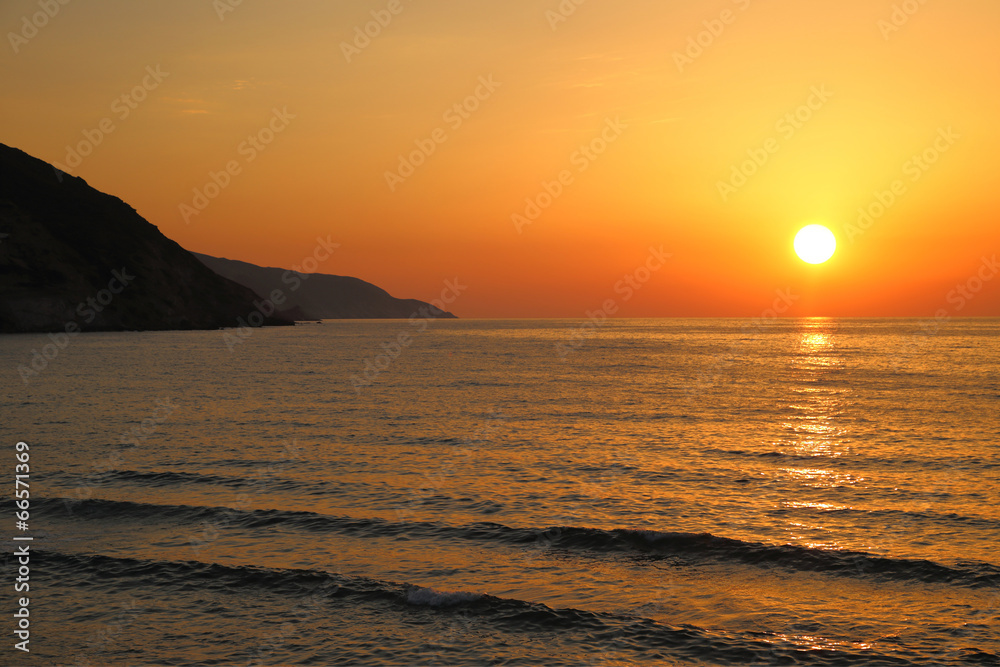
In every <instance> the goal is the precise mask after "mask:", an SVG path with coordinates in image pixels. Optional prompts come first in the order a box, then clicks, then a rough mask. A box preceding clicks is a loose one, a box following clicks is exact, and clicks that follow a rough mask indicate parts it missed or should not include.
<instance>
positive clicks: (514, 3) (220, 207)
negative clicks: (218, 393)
mask: <svg viewBox="0 0 1000 667" xmlns="http://www.w3.org/2000/svg"><path fill="white" fill-rule="evenodd" d="M49 2H51V5H52V6H51V7H50V8H49V12H50V13H53V14H54V15H53V16H51V17H48V16H44V15H39V16H38V17H36V18H35V22H36V23H38V24H42V27H41V28H38V29H37V30H36V29H34V26H31V25H30V22H31V20H32V18H31V17H32V16H33V15H35V14H36V13H38V12H42V11H43V9H41V8H40V7H41V6H48V4H49ZM577 2H579V0H577ZM230 3H231V0H216V1H215V2H213V1H212V0H171V1H169V2H167V1H165V0H159V1H153V2H141V3H139V2H134V1H125V0H104V1H102V2H98V3H87V2H69V3H68V4H66V5H64V6H63V5H59V4H58V2H56V0H42V2H41V4H39V1H38V0H34V1H28V0H8V1H7V2H4V3H3V4H2V5H0V26H2V28H3V32H4V33H5V34H6V39H5V42H6V43H5V44H4V46H3V47H2V48H0V51H2V55H0V67H2V70H0V71H2V72H3V75H2V76H3V79H2V81H3V84H2V87H0V96H2V99H3V104H2V106H0V128H2V130H3V131H2V133H0V141H2V142H4V143H7V144H9V145H13V146H16V147H18V148H21V149H23V150H26V151H27V152H29V153H31V154H33V155H35V156H36V157H39V158H42V159H44V160H47V161H50V162H58V163H60V164H62V165H64V166H67V167H68V168H70V169H71V170H72V173H74V174H76V175H80V176H82V177H84V178H85V179H87V181H88V182H90V183H91V185H93V186H95V187H97V188H99V189H101V190H104V191H106V192H110V193H112V194H115V195H117V196H119V197H121V198H123V199H124V200H126V201H127V202H129V203H130V204H132V205H133V206H135V207H136V208H137V209H138V211H139V212H140V213H141V214H142V215H143V216H144V217H146V218H147V219H148V220H149V221H150V222H152V223H153V224H155V225H157V226H158V227H159V228H160V229H161V230H162V231H163V233H164V234H166V235H167V236H168V237H170V238H172V239H174V240H176V241H178V242H179V243H180V244H181V245H183V246H184V247H186V248H188V249H190V250H194V251H198V252H204V253H208V254H212V255H217V256H222V257H228V258H232V259H241V260H245V261H250V262H254V263H257V264H262V265H269V266H285V267H290V266H292V265H297V264H299V263H300V262H301V261H302V259H303V258H305V257H307V256H309V255H310V254H311V253H312V251H313V249H314V248H315V247H316V239H317V237H323V238H326V237H327V236H329V237H330V238H331V239H332V240H333V241H334V242H336V243H340V244H341V245H340V248H339V249H338V250H337V252H336V253H335V254H334V256H333V257H332V258H331V259H330V260H329V261H327V262H325V263H324V264H322V265H321V266H320V268H319V269H318V270H319V271H322V272H327V273H336V274H343V275H354V276H357V277H360V278H363V279H365V280H369V281H371V282H374V283H376V284H378V285H379V286H381V287H384V288H385V289H387V290H389V291H390V292H391V293H392V294H394V295H396V296H400V297H413V298H421V299H428V300H429V299H432V298H435V297H436V296H437V295H438V294H439V293H440V291H441V289H442V288H443V286H444V281H445V280H446V279H453V278H455V277H458V278H459V279H460V282H461V283H462V284H463V285H466V286H467V290H466V291H465V292H464V293H463V294H462V296H461V297H460V298H459V299H458V300H457V301H456V302H455V303H454V305H453V310H454V311H455V312H456V313H457V314H459V315H460V316H464V317H546V316H554V317H581V316H583V315H584V314H585V313H586V312H587V311H588V310H593V309H595V308H598V307H600V306H601V304H602V303H603V302H604V301H606V300H608V299H614V300H616V303H617V305H618V306H619V307H620V310H619V311H618V313H617V314H618V315H619V316H692V315H693V316H716V315H718V316H758V315H760V314H761V313H762V312H763V311H764V310H765V309H767V308H769V307H770V306H771V304H772V302H773V301H774V299H775V298H776V297H775V294H776V291H777V290H785V289H790V290H791V291H792V293H793V294H795V295H796V296H797V297H798V300H797V301H796V303H795V305H794V306H793V307H792V308H791V309H790V310H789V312H788V314H792V315H916V316H931V315H933V314H934V313H935V311H937V310H939V309H944V310H946V311H947V312H948V314H950V315H953V316H955V315H1000V276H998V279H997V280H992V278H993V275H992V273H991V271H992V269H988V268H987V269H983V268H981V265H982V258H983V256H984V255H985V256H986V257H987V258H989V257H992V256H993V254H994V253H1000V227H998V225H997V220H998V213H1000V210H998V209H1000V189H998V188H997V186H996V183H997V180H998V178H997V177H998V175H1000V174H998V171H1000V167H998V160H997V156H998V155H1000V129H998V122H997V119H998V118H1000V88H998V86H997V85H996V84H997V82H998V81H1000V40H998V39H997V38H996V31H997V27H998V26H1000V5H998V4H997V3H996V1H995V0H951V1H950V2H942V1H940V0H929V1H927V2H924V3H923V4H921V3H920V2H918V0H908V1H907V2H906V3H902V2H899V1H896V0H894V1H888V0H887V1H885V2H883V1H879V0H842V1H841V2H837V3H811V2H802V1H801V0H717V1H714V0H713V1H711V2H685V1H678V2H671V3H663V2H655V1H653V0H647V1H640V0H618V1H616V2H613V3H612V2H607V1H604V0H586V1H585V2H583V3H582V4H581V5H580V6H578V7H577V6H576V5H575V4H574V2H573V1H572V0H566V2H563V3H562V6H563V7H566V8H570V7H573V8H575V10H574V11H573V12H572V13H571V14H570V15H569V16H562V15H558V14H556V13H555V12H558V11H559V7H560V1H559V0H549V1H542V0H538V1H528V0H505V1H504V2H497V1H494V2H485V1H483V0H450V1H446V0H419V1H413V0H394V1H390V0H373V1H371V2H359V1H354V0H343V1H338V2H323V1H319V0H298V1H296V2H291V3H277V2H265V1H261V0H244V1H243V2H242V3H240V4H239V5H238V6H236V7H230ZM894 4H895V5H896V6H897V7H900V6H902V5H904V4H905V5H906V8H908V9H910V10H911V11H913V10H915V12H914V13H913V14H912V16H911V15H907V14H905V13H902V14H897V15H896V16H895V17H893V11H894V10H893V7H894ZM53 7H57V8H58V11H56V10H55V9H53ZM227 7H228V8H230V9H231V11H225V12H223V11H222V10H223V9H225V8H227ZM393 10H395V11H396V12H397V13H395V14H393V13H392V11H393ZM900 11H902V10H900ZM372 12H375V16H373V14H372ZM567 13H568V14H569V12H568V11H567ZM220 15H221V17H220ZM24 17H28V18H27V19H25V18H24ZM376 17H378V18H381V19H382V21H383V23H386V25H384V26H377V27H378V30H375V28H376V25H374V24H373V25H371V26H369V28H370V29H371V30H372V32H377V33H378V34H377V36H376V37H374V38H371V39H370V43H367V44H366V43H365V42H364V41H359V42H358V45H360V46H363V48H357V46H355V47H354V48H353V49H347V50H346V53H345V48H344V46H343V43H345V42H352V41H353V40H354V39H355V37H356V31H355V29H356V28H360V29H362V30H363V29H364V26H365V24H366V23H367V22H370V21H373V20H375V18H376ZM557 17H558V18H559V19H563V18H565V20H558V21H557ZM893 18H895V20H896V22H897V23H899V24H900V25H898V26H897V25H893V24H892V23H889V21H891V20H892V19H893ZM903 18H905V19H906V20H905V22H904V21H903V20H902V19H903ZM26 20H27V21H28V24H26V23H25V21H26ZM896 28H898V29H896ZM711 31H714V32H715V33H718V34H712V32H711ZM699 39H700V41H701V42H702V44H703V46H697V42H698V40H699ZM692 44H694V45H695V46H692ZM685 49H688V55H686V56H685V57H684V58H681V57H680V56H679V55H678V54H683V53H684V51H685ZM699 49H700V53H699V51H698V50H699ZM348 59H350V62H348ZM147 68H148V69H147ZM157 68H159V69H158V70H157ZM157 71H158V73H157ZM151 72H152V73H156V74H155V75H154V74H152V73H151ZM484 81H485V82H487V83H488V85H487V84H486V83H483V82H484ZM137 86H138V87H139V89H138V90H136V91H135V93H136V94H135V95H134V97H135V98H136V99H124V100H123V99H121V98H122V96H123V95H126V96H129V97H132V96H133V92H132V91H133V89H136V87H137ZM143 86H145V89H144V88H143ZM817 91H818V92H817ZM477 93H478V94H479V98H480V99H476V98H475V95H476V94H477ZM470 96H472V97H470ZM138 98H144V99H141V101H138ZM456 104H459V105H462V104H466V105H467V109H462V110H461V111H455V110H454V107H455V105H456ZM809 104H811V105H812V108H809V106H808V105H809ZM803 105H806V106H805V108H802V107H803ZM275 110H277V111H278V115H279V117H278V118H275ZM449 110H450V111H449ZM796 113H798V114H799V119H798V120H796V119H795V117H794V114H796ZM788 114H792V118H791V119H786V116H787V115H788ZM291 116H294V117H293V118H292V117H291ZM282 117H284V119H282ZM104 119H108V120H106V121H104ZM102 121H104V125H103V127H104V128H105V130H106V129H109V128H111V129H113V131H111V132H110V133H108V132H105V131H102V130H101V129H100V128H101V127H102ZM269 124H270V125H271V127H268V126H269ZM274 130H278V131H277V132H275V131H274ZM435 131H437V132H435ZM85 133H86V134H85ZM602 133H603V138H602ZM251 135H259V141H268V140H270V143H267V144H266V145H264V144H263V143H260V144H259V145H260V150H258V149H257V148H254V147H253V145H252V144H250V143H244V142H247V140H248V137H250V136H251ZM88 137H89V138H88ZM97 139H99V140H100V141H99V143H97V141H96V140H97ZM435 139H437V141H435ZM81 142H83V143H84V144H85V145H84V146H83V152H88V153H89V154H88V155H86V156H80V158H79V159H78V160H77V159H75V158H74V157H73V156H72V155H69V154H68V151H67V147H68V146H72V147H79V145H80V144H81ZM88 142H89V143H90V144H95V143H96V144H97V145H93V146H90V145H87V144H88ZM417 142H421V143H422V145H423V146H424V147H425V150H426V149H427V148H428V147H429V146H431V145H433V146H434V150H433V153H432V154H430V155H429V157H426V158H423V156H422V155H418V156H417V158H418V161H421V160H420V158H423V160H422V162H423V164H421V165H420V166H418V167H416V168H415V169H414V170H413V173H412V174H409V172H408V171H406V170H405V169H404V175H406V178H405V179H402V178H401V177H399V172H398V170H399V167H400V155H409V154H410V153H411V152H413V151H416V150H418V143H417ZM591 142H594V143H593V146H594V150H593V152H591V153H590V154H589V156H588V155H587V154H585V153H584V152H582V151H581V150H580V147H581V146H584V145H587V144H591ZM935 142H937V148H935ZM91 148H92V150H88V149H91ZM768 148H770V152H768ZM944 148H947V150H943V149H944ZM599 151H603V152H600V154H598V152H599ZM925 151H928V153H927V158H928V159H934V163H933V164H925V165H924V167H920V166H918V165H917V164H916V163H915V162H913V161H912V158H913V157H914V156H920V155H923V154H924V153H925ZM427 152H429V151H427ZM753 156H756V157H757V160H758V162H763V164H762V165H761V166H758V165H756V164H752V163H751V164H749V165H748V166H747V167H746V168H745V169H746V171H748V172H755V173H752V175H750V176H748V177H747V178H746V182H745V184H741V186H740V187H738V188H735V191H729V190H727V192H726V193H725V197H724V194H723V193H722V192H720V185H719V184H720V181H728V180H729V179H730V178H731V176H732V169H733V167H734V165H735V166H736V167H737V168H740V165H742V164H743V163H744V162H746V161H747V160H751V159H752V158H753ZM763 157H766V161H764V159H763ZM250 158H253V159H252V160H251V159H250ZM230 163H231V164H230ZM227 164H229V166H231V167H233V172H234V174H235V175H227V176H228V181H229V183H228V185H227V186H226V187H224V188H221V189H219V191H218V192H217V193H215V192H212V189H213V186H209V191H210V192H211V193H212V194H216V195H217V196H215V197H214V198H212V199H211V200H210V201H208V202H207V206H206V207H204V210H201V211H200V212H198V213H197V214H196V215H193V214H191V211H190V210H189V209H184V208H183V207H182V205H186V206H192V208H193V207H194V204H195V203H197V202H196V201H195V194H194V190H195V189H196V188H197V189H199V190H203V189H204V188H205V186H206V185H207V184H209V183H211V177H210V174H211V173H213V172H215V173H216V174H218V173H219V172H223V171H225V170H226V168H227ZM74 165H75V166H74ZM392 171H396V172H397V177H396V178H391V179H387V176H386V173H387V172H392ZM560 175H562V176H563V177H564V180H565V184H560V185H558V186H557V185H553V182H555V183H558V181H559V178H560ZM918 176H919V178H918ZM217 180H220V181H222V182H225V181H226V180H227V177H223V176H217ZM387 180H391V181H392V184H391V186H390V183H389V182H387ZM400 180H402V182H400ZM897 180H898V181H900V183H897V184H896V185H897V188H899V191H900V192H902V194H901V195H898V196H896V201H895V202H893V203H892V204H891V205H890V206H888V207H887V209H886V210H885V212H884V214H883V215H882V216H881V217H879V218H877V219H873V222H872V224H871V225H870V226H869V227H868V229H866V230H864V231H863V233H861V234H857V233H856V232H857V231H858V230H853V231H851V230H850V229H849V228H848V226H849V225H851V224H854V223H855V222H856V220H857V218H858V209H859V207H865V208H868V207H870V206H872V205H873V204H874V203H877V199H876V193H877V192H880V193H881V192H883V191H889V190H891V188H892V185H893V182H894V181H897ZM543 183H548V184H549V189H550V190H552V191H553V192H558V191H559V189H560V188H561V193H559V195H558V196H556V197H555V198H554V199H553V201H552V202H551V204H550V205H548V207H547V208H545V209H544V210H541V212H540V215H539V216H538V217H537V219H535V220H533V221H531V222H530V224H524V221H523V220H522V221H521V223H520V224H518V223H516V222H515V221H514V220H513V219H512V216H513V215H514V214H519V215H525V214H526V209H527V208H528V204H527V203H526V199H529V198H530V199H537V198H538V197H539V195H543V196H542V203H545V204H548V203H549V202H547V201H545V198H546V196H548V195H547V194H545V189H544V185H543ZM737 183H740V181H739V180H738V179H737ZM903 188H905V190H903ZM883 199H884V200H885V201H886V202H888V201H889V199H888V197H886V196H885V195H883ZM201 203H202V204H204V203H206V202H201ZM874 210H875V211H878V207H877V206H876V207H875V208H874ZM185 211H186V212H187V214H185ZM527 212H529V213H530V212H531V211H527ZM185 217H187V220H185ZM811 222H819V223H822V224H826V225H827V226H829V227H830V228H831V229H833V231H834V232H835V233H836V235H837V237H838V240H839V242H840V248H839V251H838V253H837V255H836V256H835V257H834V259H833V260H832V261H831V262H829V263H827V264H825V265H821V266H818V267H816V266H809V265H806V264H804V263H802V262H801V261H799V260H798V259H797V258H796V257H795V256H794V254H793V252H792V248H791V245H792V238H793V236H794V234H795V232H796V231H797V230H798V229H799V228H800V227H802V226H804V225H805V224H808V223H811ZM650 246H653V247H655V248H659V247H660V246H662V247H663V248H664V250H665V252H668V253H670V254H671V255H672V256H671V258H670V259H669V260H667V261H666V263H665V265H664V267H663V268H662V269H660V270H658V271H654V272H652V274H651V276H650V277H649V280H648V282H646V283H644V284H643V286H642V289H639V290H638V291H634V294H633V295H632V297H631V298H629V299H625V298H624V294H623V293H622V292H621V291H619V292H616V290H615V287H616V284H618V281H620V280H622V278H623V276H625V275H626V274H633V272H634V271H635V270H636V269H637V268H639V267H640V266H643V265H644V263H645V262H646V261H647V257H648V256H649V248H650ZM977 272H982V275H983V276H987V275H988V276H989V277H990V278H991V280H987V281H986V282H985V283H984V284H983V285H982V288H981V291H978V292H970V295H971V297H972V298H968V299H966V298H965V297H959V296H956V295H957V293H951V294H950V292H951V291H952V290H955V289H956V286H957V285H959V284H962V285H966V284H967V282H968V281H969V280H970V279H973V283H972V287H976V282H975V279H974V276H976V274H977ZM962 302H964V303H963V305H962V307H961V308H959V307H958V304H959V303H962Z"/></svg>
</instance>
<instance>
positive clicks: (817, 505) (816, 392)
mask: <svg viewBox="0 0 1000 667" xmlns="http://www.w3.org/2000/svg"><path fill="white" fill-rule="evenodd" d="M803 327H804V330H803V331H802V332H801V334H799V342H798V353H797V355H796V357H795V361H794V366H793V377H792V379H793V380H794V382H795V386H793V387H792V392H794V393H795V394H796V395H797V399H796V400H795V402H794V403H791V404H789V405H788V406H787V407H788V414H787V417H786V419H785V421H784V422H783V423H782V428H783V430H784V437H783V438H782V439H779V440H778V441H776V442H774V443H772V444H773V445H774V447H775V449H776V450H777V451H781V452H787V453H792V454H794V455H795V456H797V457H802V458H806V459H808V458H811V457H823V458H824V459H829V458H839V457H842V456H845V455H848V454H849V453H850V445H849V444H848V438H849V430H848V428H847V427H846V426H845V425H844V424H843V423H842V422H841V421H840V419H839V417H840V416H841V415H842V413H843V412H844V408H845V406H846V404H847V402H848V400H849V395H850V391H851V390H850V387H849V386H845V387H843V388H835V387H830V386H825V385H824V378H825V376H826V375H828V374H829V373H830V372H831V371H835V370H839V369H841V368H843V364H844V361H843V358H842V357H841V356H840V355H838V353H837V347H836V340H835V334H834V333H832V332H831V329H833V328H835V327H836V323H835V322H833V321H832V320H828V319H825V318H812V319H811V320H808V321H807V322H806V323H804V324H803ZM781 472H782V473H783V474H784V475H787V476H788V477H789V478H791V479H792V480H793V481H795V482H797V483H799V484H802V485H805V486H809V487H813V488H823V487H831V488H832V487H837V486H843V485H850V484H857V483H861V482H863V481H864V478H863V477H858V476H856V475H851V474H844V473H838V472H836V471H833V470H829V469H825V468H812V467H794V468H793V467H785V468H782V469H781ZM781 506H782V507H794V508H809V509H816V510H821V511H832V510H839V509H853V507H852V506H849V505H837V504H833V503H828V502H800V501H786V502H783V503H781ZM823 528H824V526H823V525H822V524H818V523H803V522H801V521H788V522H787V525H786V533H787V534H788V538H789V541H790V542H791V543H794V544H801V545H802V546H807V547H810V548H825V549H840V548H842V547H841V545H839V544H838V543H837V542H836V541H822V542H816V541H810V540H808V539H805V537H804V534H808V533H813V534H815V532H816V531H817V530H822V529H823Z"/></svg>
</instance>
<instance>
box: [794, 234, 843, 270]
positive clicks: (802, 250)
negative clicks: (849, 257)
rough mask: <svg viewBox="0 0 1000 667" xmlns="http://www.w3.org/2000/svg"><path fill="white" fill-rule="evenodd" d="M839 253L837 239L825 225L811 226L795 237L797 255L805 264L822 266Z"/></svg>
mask: <svg viewBox="0 0 1000 667" xmlns="http://www.w3.org/2000/svg"><path fill="white" fill-rule="evenodd" d="M836 251H837V237H835V236H834V235H833V232H831V231H830V230H829V229H827V228H826V227H824V226H823V225H809V226H808V227H803V228H802V229H800V230H799V233H798V234H796V235H795V254H796V255H798V256H799V258H800V259H801V260H802V261H803V262H809V263H810V264H822V263H823V262H825V261H827V260H829V259H830V258H831V257H833V253H835V252H836Z"/></svg>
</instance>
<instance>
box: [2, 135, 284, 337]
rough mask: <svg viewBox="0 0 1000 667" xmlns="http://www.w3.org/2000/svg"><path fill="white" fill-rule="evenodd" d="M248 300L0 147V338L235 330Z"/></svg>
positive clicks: (124, 216) (41, 167) (57, 174)
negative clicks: (7, 335) (33, 334)
mask: <svg viewBox="0 0 1000 667" xmlns="http://www.w3.org/2000/svg"><path fill="white" fill-rule="evenodd" d="M256 300H257V295H256V294H254V293H253V291H252V290H250V289H248V288H247V287H245V286H243V285H240V284H238V283H236V282H233V281H231V280H229V279H227V278H224V277H222V276H220V275H218V274H217V273H215V272H214V271H212V270H211V269H209V268H208V267H206V266H205V265H204V264H203V263H201V262H199V261H198V260H196V259H195V258H194V257H192V256H191V253H189V252H188V251H187V250H185V249H184V248H182V247H181V246H180V245H178V244H177V243H176V242H174V241H171V240H170V239H168V238H167V237H166V236H164V235H163V234H162V233H160V231H159V230H158V229H157V228H156V227H155V226H153V225H152V224H150V223H149V222H147V221H146V220H145V219H143V218H142V216H140V215H139V214H138V213H137V212H136V211H135V209H133V208H132V207H131V206H129V205H128V204H126V203H125V202H123V201H122V200H121V199H118V198H117V197H113V196H111V195H108V194H104V193H102V192H99V191H98V190H95V189H94V188H92V187H90V186H89V185H88V184H87V182H86V181H84V180H83V179H82V178H77V177H74V176H71V175H69V174H66V173H63V172H61V171H58V170H57V169H56V168H55V167H53V166H52V165H50V164H48V163H46V162H43V161H42V160H39V159H37V158H34V157H32V156H30V155H28V154H27V153H24V152H23V151H20V150H18V149H16V148H11V147H10V146H6V145H4V144H0V332H2V333H29V332H40V333H45V332H50V333H52V332H65V333H67V334H70V335H72V334H76V333H79V332H81V331H121V330H166V329H217V328H221V327H234V326H237V325H238V323H239V321H240V318H244V319H245V318H248V317H249V316H250V315H251V314H252V313H254V312H255V306H254V301H256ZM254 319H255V322H256V323H258V324H265V325H291V324H293V323H294V322H293V321H292V320H291V319H288V318H282V317H261V316H259V315H258V317H256V318H254Z"/></svg>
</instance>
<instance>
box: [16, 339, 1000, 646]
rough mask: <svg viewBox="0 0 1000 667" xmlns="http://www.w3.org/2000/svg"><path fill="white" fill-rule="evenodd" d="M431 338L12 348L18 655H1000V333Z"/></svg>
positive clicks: (103, 342) (33, 343)
mask: <svg viewBox="0 0 1000 667" xmlns="http://www.w3.org/2000/svg"><path fill="white" fill-rule="evenodd" d="M414 324H415V323H412V322H408V321H380V322H374V321H373V322H326V323H324V324H322V325H305V326H299V327H295V328H287V329H282V328H278V329H265V330H256V331H254V332H253V333H252V335H250V336H249V337H245V338H240V337H239V336H235V337H234V333H233V332H228V333H225V332H167V333H113V334H111V333H109V334H90V335H85V336H78V337H76V338H74V339H73V340H72V341H70V344H69V345H68V346H67V347H65V348H64V349H62V350H60V351H59V352H58V355H57V356H56V357H55V358H54V359H51V360H50V361H49V362H48V366H47V367H46V368H44V369H43V370H42V371H41V372H39V373H38V374H37V375H35V376H31V377H30V378H29V380H30V381H29V382H28V383H25V382H24V381H23V380H22V378H21V377H20V376H19V374H18V372H17V370H16V369H17V367H18V366H19V365H21V364H24V365H27V364H30V362H31V360H32V350H39V351H43V347H44V346H45V345H46V344H48V343H49V342H50V340H49V338H48V337H47V336H2V337H0V368H2V369H3V372H4V373H5V376H4V382H3V387H2V390H0V405H2V415H3V419H2V433H3V447H4V449H5V450H7V451H8V454H5V455H3V456H2V457H0V460H5V461H7V464H6V465H8V466H9V468H10V469H9V471H8V474H7V477H8V479H13V474H14V464H15V460H14V445H15V443H16V442H17V441H19V440H23V441H26V442H27V443H29V445H30V447H31V450H30V454H31V463H30V466H31V468H30V475H31V478H30V484H31V503H32V504H31V518H30V529H29V531H27V532H17V531H15V529H14V517H13V511H14V509H13V506H12V505H11V504H10V503H8V504H7V506H8V507H9V516H8V518H7V519H5V520H3V521H2V522H0V526H2V529H3V530H2V531H0V532H2V535H0V538H2V540H3V545H4V556H3V558H4V563H5V567H4V568H3V572H4V577H5V579H4V582H3V587H4V590H5V591H6V593H5V595H4V596H2V599H3V600H4V613H3V615H4V618H6V619H7V620H6V621H5V622H4V626H5V630H4V636H5V637H6V638H7V640H6V644H7V645H5V646H2V647H0V664H4V665H55V664H58V665H293V664H294V665H547V666H548V665H594V666H597V665H608V666H610V665H752V664H757V665H799V664H801V665H970V664H977V665H982V664H1000V657H998V656H1000V553H998V545H1000V445H998V442H1000V376H998V371H1000V321H997V320H956V321H953V322H950V323H949V324H948V325H947V326H945V327H944V328H943V329H941V330H940V331H938V332H936V333H934V334H933V335H924V334H922V333H921V323H920V322H918V321H916V320H826V319H809V320H784V321H780V322H779V323H777V324H774V325H770V326H763V327H762V326H755V325H754V324H753V323H750V322H744V321H738V320H622V321H613V322H607V323H605V324H604V325H603V326H601V327H596V328H595V327H587V326H585V325H584V323H581V322H568V321H450V322H448V321H441V322H437V323H434V324H433V325H431V326H423V325H422V326H415V325H414ZM400 334H407V335H409V336H410V338H406V337H404V338H403V341H404V343H405V344H404V345H399V342H398V341H399V340H400ZM236 341H239V342H236ZM230 348H232V349H230ZM49 352H50V353H51V352H53V349H52V348H50V349H49ZM366 373H367V377H366ZM8 497H9V496H8ZM15 532H17V534H18V535H21V536H25V535H28V536H32V537H34V540H33V541H32V542H31V543H30V545H31V550H32V560H31V581H30V586H31V590H30V598H31V603H30V613H31V617H30V618H31V621H32V624H31V644H30V647H31V653H30V654H28V653H23V652H20V651H16V650H14V649H13V644H14V642H15V641H17V639H15V638H14V636H13V634H11V633H12V630H13V622H12V617H11V614H12V613H13V611H14V609H15V603H14V600H15V598H16V596H15V594H14V593H13V592H12V589H11V585H12V582H13V580H14V577H15V576H16V570H17V563H16V559H14V558H13V557H12V555H11V552H12V551H13V549H14V548H15V547H14V545H15V544H22V543H15V542H13V535H14V534H15Z"/></svg>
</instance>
